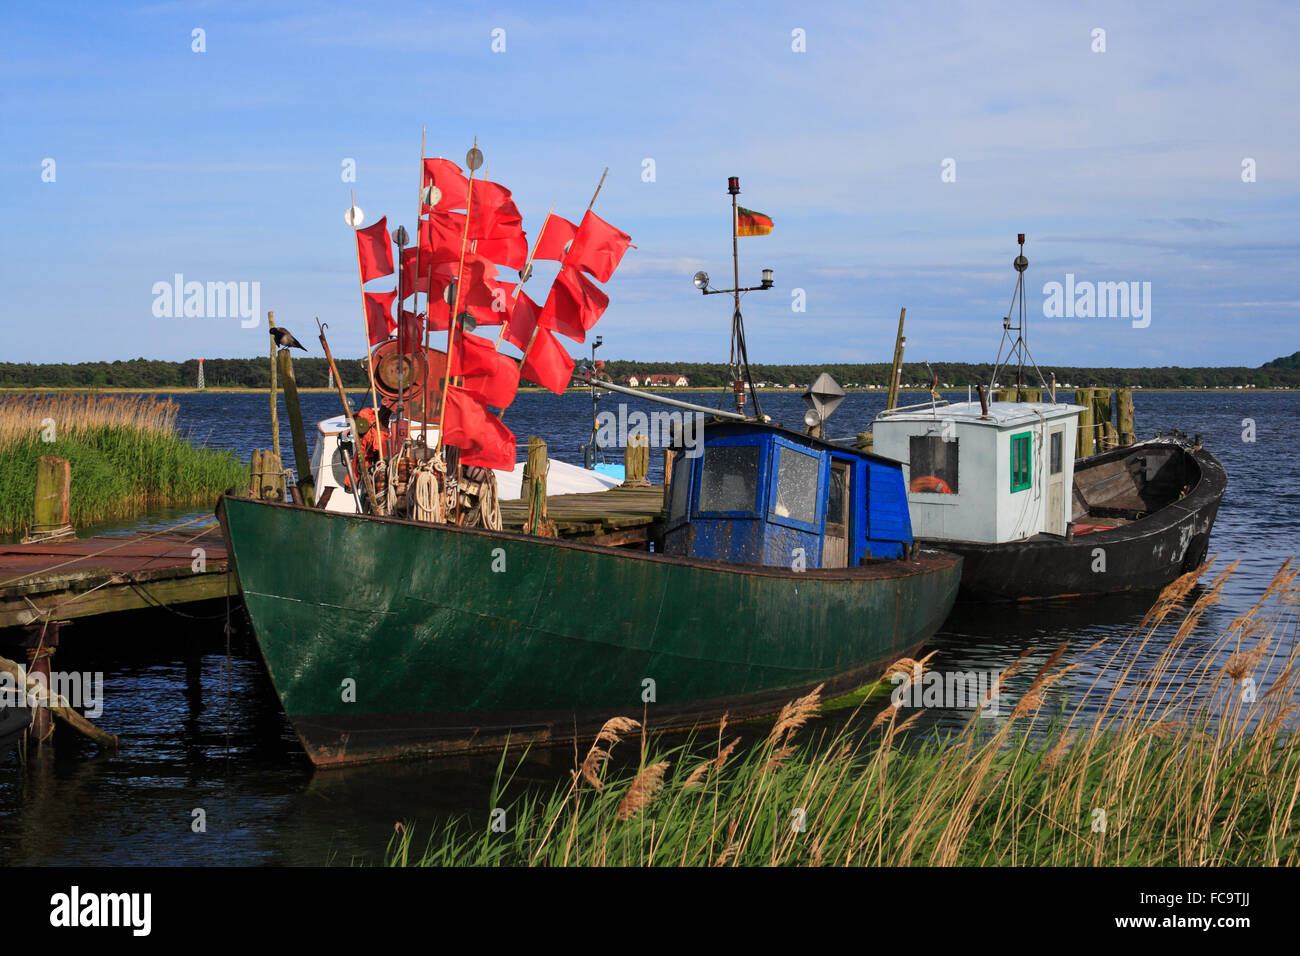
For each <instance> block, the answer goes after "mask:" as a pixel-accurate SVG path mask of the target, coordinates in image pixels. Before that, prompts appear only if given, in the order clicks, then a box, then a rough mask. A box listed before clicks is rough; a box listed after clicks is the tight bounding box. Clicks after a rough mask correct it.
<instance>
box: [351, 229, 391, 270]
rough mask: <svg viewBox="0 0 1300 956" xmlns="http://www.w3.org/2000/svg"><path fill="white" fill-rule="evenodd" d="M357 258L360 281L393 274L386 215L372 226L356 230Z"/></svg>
mask: <svg viewBox="0 0 1300 956" xmlns="http://www.w3.org/2000/svg"><path fill="white" fill-rule="evenodd" d="M357 259H358V260H359V261H360V263H361V281H362V282H369V281H370V280H371V279H378V278H380V277H382V276H390V275H392V274H393V245H392V242H391V241H390V240H389V238H388V217H387V216H385V217H384V218H383V219H381V220H379V221H378V222H377V223H375V224H374V225H373V226H366V228H364V229H358V230H357Z"/></svg>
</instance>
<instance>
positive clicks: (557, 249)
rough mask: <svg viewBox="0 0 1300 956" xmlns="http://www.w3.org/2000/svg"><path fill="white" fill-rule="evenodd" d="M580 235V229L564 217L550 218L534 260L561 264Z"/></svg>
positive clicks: (538, 244) (534, 254)
mask: <svg viewBox="0 0 1300 956" xmlns="http://www.w3.org/2000/svg"><path fill="white" fill-rule="evenodd" d="M577 234H578V227H577V226H575V225H574V224H573V223H571V222H569V220H567V219H565V218H564V217H563V216H550V217H548V218H547V220H546V223H545V225H543V226H542V232H541V235H539V236H538V238H537V250H536V251H535V252H534V253H533V258H534V259H554V260H555V261H557V262H559V261H560V260H561V259H563V258H564V256H565V253H567V252H568V251H569V243H570V242H571V241H572V240H573V237H574V236H576V235H577Z"/></svg>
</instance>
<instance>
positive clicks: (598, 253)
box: [564, 209, 632, 282]
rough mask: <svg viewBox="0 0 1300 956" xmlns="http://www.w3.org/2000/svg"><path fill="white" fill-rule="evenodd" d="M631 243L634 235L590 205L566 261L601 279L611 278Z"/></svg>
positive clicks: (603, 280)
mask: <svg viewBox="0 0 1300 956" xmlns="http://www.w3.org/2000/svg"><path fill="white" fill-rule="evenodd" d="M631 244H632V237H631V236H629V235H628V234H627V233H625V232H623V231H622V230H620V229H615V228H614V227H613V226H611V225H610V224H609V223H607V222H606V221H605V220H604V219H601V218H600V217H599V216H597V215H596V214H595V213H594V212H592V211H591V210H590V209H588V210H587V214H586V215H585V216H583V217H582V225H580V226H579V227H578V234H577V235H576V236H575V237H574V239H573V246H572V248H570V249H569V254H568V255H567V256H565V258H564V264H565V265H566V266H571V267H574V268H578V269H582V270H583V271H585V272H589V273H591V274H592V275H593V276H595V277H596V278H597V279H599V280H600V281H601V282H608V281H609V277H610V276H612V275H613V274H614V270H615V269H617V268H618V264H619V262H620V261H621V260H622V258H623V253H625V252H627V247H628V246H630V245H631Z"/></svg>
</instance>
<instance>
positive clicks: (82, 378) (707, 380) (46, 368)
mask: <svg viewBox="0 0 1300 956" xmlns="http://www.w3.org/2000/svg"><path fill="white" fill-rule="evenodd" d="M335 362H336V364H337V366H338V370H339V374H340V375H341V376H342V377H343V384H344V385H345V386H346V387H348V388H366V387H368V379H367V377H366V369H365V364H364V360H362V359H336V360H335ZM293 369H294V376H295V378H296V379H297V382H298V384H299V386H301V387H303V388H322V387H324V386H326V385H327V384H328V374H329V366H328V364H327V363H326V361H325V359H323V358H308V357H301V358H300V357H297V356H295V358H294V362H293ZM750 370H751V372H752V373H753V376H754V380H755V381H756V382H766V383H768V384H775V385H799V386H804V385H808V384H809V383H810V382H811V381H812V380H813V379H814V378H815V377H816V376H817V374H818V373H819V372H829V373H830V374H831V376H832V377H833V378H834V379H835V380H836V381H837V382H839V383H840V384H841V385H845V386H857V387H863V386H867V385H875V386H877V387H882V386H887V385H888V384H889V373H890V365H889V364H888V363H884V362H877V363H873V364H865V365H864V364H846V363H827V364H824V365H752V366H750ZM604 371H605V373H606V374H607V375H608V376H609V378H610V379H611V380H612V381H615V382H618V381H622V380H623V378H625V377H627V376H630V375H635V376H637V377H638V378H641V377H644V376H646V375H654V374H669V373H673V374H679V375H685V376H686V377H687V378H688V379H689V380H690V383H691V385H692V387H699V388H710V387H719V386H724V385H726V384H727V382H728V381H729V380H730V378H731V372H730V370H729V369H728V367H727V366H726V365H723V364H721V363H716V362H713V363H701V362H629V361H621V360H608V361H606V362H605V369H604ZM1052 372H1055V373H1056V381H1057V384H1058V385H1061V386H1065V385H1071V386H1081V387H1091V386H1100V387H1111V388H1114V387H1120V386H1141V387H1143V388H1184V387H1191V388H1223V387H1228V388H1231V387H1233V386H1237V385H1242V386H1246V385H1253V386H1255V387H1256V388H1272V387H1278V386H1281V387H1289V388H1300V352H1296V353H1295V354H1293V355H1290V356H1287V357H1283V358H1278V359H1274V360H1273V361H1271V362H1267V363H1265V364H1264V365H1262V366H1260V367H1259V368H1245V367H1207V368H1179V367H1177V366H1163V367H1160V368H1078V367H1072V366H1056V367H1051V366H1044V367H1043V374H1044V375H1045V376H1048V375H1050V374H1051V373H1052ZM931 374H933V375H934V376H935V377H937V378H938V380H939V384H940V387H945V386H946V387H951V388H965V387H966V386H967V385H974V384H977V383H981V382H982V383H987V382H988V381H989V379H990V377H991V376H992V374H993V367H992V366H991V365H989V364H987V363H985V364H970V363H966V362H933V363H931V364H930V366H929V368H927V367H926V365H924V364H923V363H917V362H905V363H904V364H903V382H904V384H907V385H919V384H925V383H927V382H929V381H930V378H931ZM198 376H199V363H198V360H197V359H191V360H189V361H188V362H160V361H154V360H151V359H144V358H138V359H131V360H129V361H125V362H123V361H117V362H77V363H72V364H58V365H54V364H48V365H37V364H32V363H15V362H0V388H193V387H194V385H195V384H196V383H197V382H198ZM203 376H204V381H205V384H207V385H208V386H210V387H223V388H267V387H269V386H270V384H271V373H270V366H269V362H268V360H267V359H266V358H265V357H259V358H231V359H207V360H205V361H204V363H203ZM998 379H999V380H1000V382H1001V383H1002V384H1003V385H1012V384H1014V370H1012V371H1010V372H1007V371H1002V372H999V374H998ZM1028 384H1030V385H1033V384H1036V383H1035V382H1032V381H1030V382H1029V383H1028Z"/></svg>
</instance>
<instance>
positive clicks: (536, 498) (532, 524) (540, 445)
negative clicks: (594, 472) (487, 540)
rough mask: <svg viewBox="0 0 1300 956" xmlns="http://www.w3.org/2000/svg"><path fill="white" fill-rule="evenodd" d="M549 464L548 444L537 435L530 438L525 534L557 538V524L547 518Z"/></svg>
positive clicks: (523, 489)
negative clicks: (547, 472) (547, 470)
mask: <svg viewBox="0 0 1300 956" xmlns="http://www.w3.org/2000/svg"><path fill="white" fill-rule="evenodd" d="M548 464H549V462H548V459H547V454H546V442H545V441H543V440H542V439H540V438H538V437H537V436H536V435H530V436H529V438H528V458H527V459H525V461H524V473H523V481H522V483H521V486H520V491H521V493H522V496H523V497H524V498H525V500H527V502H528V518H527V519H526V520H525V521H524V527H523V532H524V534H535V535H540V536H541V537H544V538H554V537H555V524H554V523H553V522H552V521H551V520H550V519H549V518H547V516H546V469H547V466H548Z"/></svg>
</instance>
